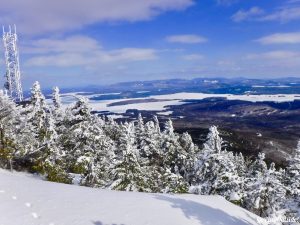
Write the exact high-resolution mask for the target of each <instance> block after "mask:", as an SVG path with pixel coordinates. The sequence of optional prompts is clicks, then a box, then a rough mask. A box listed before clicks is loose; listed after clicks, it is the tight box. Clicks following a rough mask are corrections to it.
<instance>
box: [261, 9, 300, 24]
mask: <svg viewBox="0 0 300 225" xmlns="http://www.w3.org/2000/svg"><path fill="white" fill-rule="evenodd" d="M299 19H300V7H297V6H296V7H294V6H292V7H291V6H288V7H283V8H280V9H278V10H276V11H275V12H273V13H270V14H268V15H266V16H263V17H261V18H259V19H258V20H260V21H280V22H289V21H293V20H299Z"/></svg>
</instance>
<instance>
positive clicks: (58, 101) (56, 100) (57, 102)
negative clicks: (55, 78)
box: [52, 87, 61, 109]
mask: <svg viewBox="0 0 300 225" xmlns="http://www.w3.org/2000/svg"><path fill="white" fill-rule="evenodd" d="M52 101H53V106H54V108H55V109H60V108H61V99H60V95H59V88H58V87H54V88H53V92H52Z"/></svg>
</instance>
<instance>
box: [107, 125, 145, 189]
mask: <svg viewBox="0 0 300 225" xmlns="http://www.w3.org/2000/svg"><path fill="white" fill-rule="evenodd" d="M133 126H134V125H133V124H132V123H125V124H124V125H122V126H121V128H122V134H121V137H120V140H119V141H120V142H119V149H120V150H121V152H122V157H121V158H120V159H119V162H118V163H117V164H116V165H115V168H114V169H113V170H112V177H113V183H112V184H111V186H110V188H111V189H114V190H126V191H150V190H149V188H148V185H147V180H146V178H145V177H146V176H145V173H144V171H143V168H142V167H141V166H140V164H139V155H138V150H137V148H136V146H135V144H134V128H133Z"/></svg>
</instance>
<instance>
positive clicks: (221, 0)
mask: <svg viewBox="0 0 300 225" xmlns="http://www.w3.org/2000/svg"><path fill="white" fill-rule="evenodd" d="M237 2H238V0H217V4H218V5H223V6H230V5H232V4H234V3H237Z"/></svg>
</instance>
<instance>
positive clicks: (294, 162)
mask: <svg viewBox="0 0 300 225" xmlns="http://www.w3.org/2000/svg"><path fill="white" fill-rule="evenodd" d="M288 163H289V164H288V166H287V168H286V174H285V175H286V178H285V182H284V183H285V185H286V187H287V201H286V207H287V208H288V212H287V215H288V216H294V217H298V218H299V217H300V140H299V141H298V144H297V147H296V149H295V153H294V155H293V157H291V158H290V159H289V160H288Z"/></svg>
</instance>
